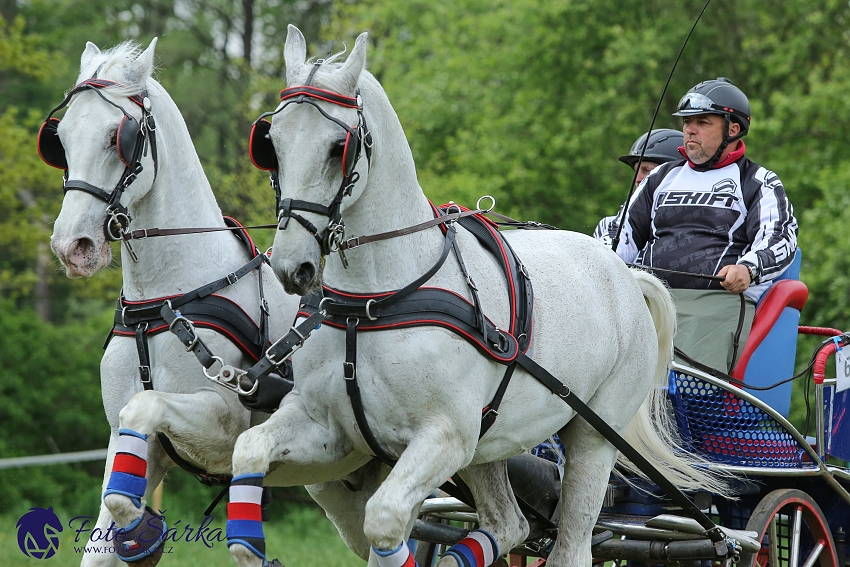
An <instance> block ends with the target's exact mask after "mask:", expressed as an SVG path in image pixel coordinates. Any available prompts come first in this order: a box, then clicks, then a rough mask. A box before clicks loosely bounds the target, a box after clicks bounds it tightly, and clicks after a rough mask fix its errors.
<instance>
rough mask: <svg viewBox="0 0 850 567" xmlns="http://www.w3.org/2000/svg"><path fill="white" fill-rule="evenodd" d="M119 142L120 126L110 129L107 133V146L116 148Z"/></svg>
mask: <svg viewBox="0 0 850 567" xmlns="http://www.w3.org/2000/svg"><path fill="white" fill-rule="evenodd" d="M117 143H118V128H114V129H110V130H109V132H108V133H107V139H106V147H107V148H114V147H115V144H117Z"/></svg>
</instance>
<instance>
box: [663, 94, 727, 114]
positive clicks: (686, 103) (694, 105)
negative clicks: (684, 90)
mask: <svg viewBox="0 0 850 567" xmlns="http://www.w3.org/2000/svg"><path fill="white" fill-rule="evenodd" d="M676 110H677V112H676V114H675V115H674V116H682V115H686V114H699V113H702V112H714V113H717V112H720V111H722V110H723V107H722V106H719V105H716V104H714V102H713V101H712V100H711V99H710V98H708V97H707V96H705V95H704V94H700V93H688V94H686V95H685V96H683V97H682V100H680V101H679V106H678V107H677V108H676Z"/></svg>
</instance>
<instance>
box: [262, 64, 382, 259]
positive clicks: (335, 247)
mask: <svg viewBox="0 0 850 567" xmlns="http://www.w3.org/2000/svg"><path fill="white" fill-rule="evenodd" d="M321 62H322V60H319V61H317V62H316V64H315V65H314V66H313V69H312V70H311V73H310V77H309V78H308V81H307V82H308V83H309V81H310V80H311V79H312V76H313V73H314V72H315V70H316V68H317V67H318V66H319V65H321ZM280 100H281V102H282V103H283V102H285V104H283V105H282V106H281V107H280V108H277V109H276V110H274V111H272V112H266V113H264V114H262V115H261V116H260V117H259V118H257V120H255V121H254V125H256V124H257V123H259V122H260V121H261V120H263V119H264V118H267V117H269V116H274V115H275V114H278V113H279V112H281V111H283V109H284V108H286V107H287V106H289V105H290V104H293V103H294V104H302V103H306V104H309V105H311V106H312V107H314V108H315V109H316V110H318V111H319V112H320V113H321V114H322V116H324V117H325V118H326V119H327V120H330V121H331V122H334V123H336V124H337V125H339V126H340V127H341V128H342V129H343V130H345V131H346V132H347V136H346V143H345V148H344V150H343V156H342V163H343V177H342V182H341V183H340V186H339V189H338V190H337V192H336V195H335V196H334V199H333V200H332V201H331V203H330V204H329V205H322V204H321V203H313V202H310V201H302V200H300V199H290V198H286V199H284V198H282V195H281V188H280V177H279V169H274V170H272V173H271V184H272V188H274V192H275V201H276V206H277V220H278V229H279V230H286V227H287V225H288V224H289V219H291V218H292V219H295V220H296V221H298V223H299V224H301V226H303V227H304V228H305V229H307V232H309V233H310V234H312V235H313V237H314V238H315V239H316V241H317V242H318V243H319V247H320V248H321V250H322V254H323V255H325V256H327V255H328V254H330V253H331V252H339V254H340V259H341V260H342V263H343V266H344V267H346V268H347V267H348V262H347V261H346V258H345V254H344V252H343V251H342V249H341V248H340V246H339V245H340V243H341V242H342V241H343V240H344V237H345V223H344V222H343V220H342V213H341V211H340V209H341V206H342V199H343V197H345V196H346V195H351V192H352V190H353V189H354V185H355V184H356V183H357V181H359V180H360V174H359V173H358V172H356V171H354V168H355V166H356V165H357V162H358V161H359V160H360V145H361V144H362V145H363V146H364V147H365V153H366V161H367V162H369V161H370V160H371V157H372V134H371V132H370V131H369V128H368V126H367V125H366V118H365V117H364V116H363V99H362V98H361V97H360V89H359V88H358V89H357V90H356V91H355V96H354V97H348V96H344V95H341V94H339V93H335V92H333V91H328V90H324V89H319V88H316V87H311V86H309V84H307V85H299V86H295V87H289V88H286V89H283V90H282V91H280ZM315 100H320V101H323V102H329V103H331V104H335V105H337V106H342V107H344V108H352V109H356V110H357V126H353V127H352V126H349V125H348V124H346V123H345V122H343V121H342V120H340V119H339V118H336V117H334V116H331V115H330V114H328V113H327V112H325V111H324V110H323V109H322V107H321V106H319V105H318V104H317V103H316V102H314V101H315ZM352 146H354V147H352ZM295 211H304V212H309V213H315V214H318V215H322V216H325V217H327V218H328V224H327V226H326V227H324V228H322V229H319V228H317V227H316V226H315V225H314V224H313V223H311V222H310V221H308V220H307V219H306V218H304V217H303V216H301V215H300V214H298V213H297V212H295Z"/></svg>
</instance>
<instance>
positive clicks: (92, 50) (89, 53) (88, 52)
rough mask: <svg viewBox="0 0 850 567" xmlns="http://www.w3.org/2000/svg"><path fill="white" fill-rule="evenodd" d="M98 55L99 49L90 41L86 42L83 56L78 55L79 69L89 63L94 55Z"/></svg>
mask: <svg viewBox="0 0 850 567" xmlns="http://www.w3.org/2000/svg"><path fill="white" fill-rule="evenodd" d="M98 55H100V49H98V48H97V46H96V45H95V44H93V43H92V42H90V41H87V42H86V49H85V51H83V56H82V57H80V71H82V70H83V69H85V68H86V67H88V66H89V65H91V62H92V61H93V60H94V58H95V57H97V56H98Z"/></svg>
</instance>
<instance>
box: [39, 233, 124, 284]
mask: <svg viewBox="0 0 850 567" xmlns="http://www.w3.org/2000/svg"><path fill="white" fill-rule="evenodd" d="M96 240H98V241H99V242H96ZM96 240H93V239H91V238H88V237H82V238H77V239H73V240H62V239H58V238H53V239H52V240H51V241H50V248H51V249H52V250H53V253H54V254H56V257H57V258H59V261H60V262H62V265H63V266H64V267H65V275H67V276H68V277H69V278H88V277H91V276H92V275H93V274H94V273H95V272H96V271H98V270H99V269H100V268H102V267H104V266H107V265H109V263H110V262H111V261H112V250H111V248H110V247H109V245H108V244H107V243H106V241H105V240H104V239H103V238H99V239H96Z"/></svg>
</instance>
